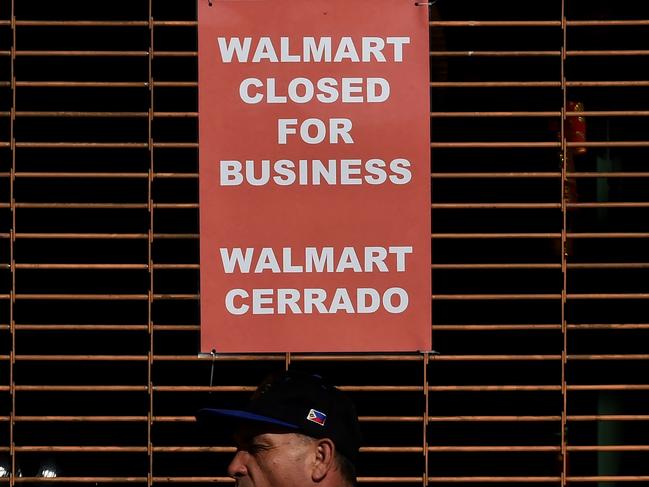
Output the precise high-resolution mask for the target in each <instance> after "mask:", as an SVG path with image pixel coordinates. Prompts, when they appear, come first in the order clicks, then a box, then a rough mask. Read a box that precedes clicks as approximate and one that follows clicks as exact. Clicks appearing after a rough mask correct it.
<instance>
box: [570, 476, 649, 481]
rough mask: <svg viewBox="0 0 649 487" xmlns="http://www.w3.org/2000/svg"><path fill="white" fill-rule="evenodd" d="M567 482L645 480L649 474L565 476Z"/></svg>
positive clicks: (648, 478) (648, 479) (647, 479)
mask: <svg viewBox="0 0 649 487" xmlns="http://www.w3.org/2000/svg"><path fill="white" fill-rule="evenodd" d="M566 480H567V481H568V482H647V481H649V475H599V476H598V475H593V476H570V475H567V476H566Z"/></svg>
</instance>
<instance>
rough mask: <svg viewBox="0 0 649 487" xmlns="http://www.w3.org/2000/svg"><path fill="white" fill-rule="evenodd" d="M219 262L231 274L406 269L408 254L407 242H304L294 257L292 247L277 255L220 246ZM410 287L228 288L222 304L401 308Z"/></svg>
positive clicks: (282, 310)
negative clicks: (346, 244) (335, 244)
mask: <svg viewBox="0 0 649 487" xmlns="http://www.w3.org/2000/svg"><path fill="white" fill-rule="evenodd" d="M219 250H220V254H221V262H222V264H223V270H224V271H225V273H226V274H235V273H243V274H248V273H255V274H262V273H265V272H270V273H344V272H354V273H361V272H389V271H390V270H391V268H392V270H394V271H396V272H405V271H406V257H407V256H408V255H410V254H412V247H411V246H391V247H364V248H363V250H362V252H360V253H359V252H357V251H356V249H355V248H354V247H344V248H342V249H341V250H340V251H339V252H338V253H337V252H336V250H335V249H334V247H321V248H318V247H305V248H304V250H303V252H302V253H301V255H300V257H297V258H295V257H294V255H293V249H292V248H291V247H285V248H282V250H281V254H280V255H279V256H278V255H276V252H275V251H274V250H273V249H272V248H270V247H264V248H262V249H260V250H259V251H257V250H256V249H254V248H252V247H249V248H246V249H245V251H244V249H242V248H236V247H235V248H233V249H232V250H230V249H227V248H221V249H219ZM409 301H410V300H409V296H408V292H407V291H406V290H405V289H403V288H401V287H396V286H395V287H390V288H387V289H385V290H378V289H374V288H366V287H359V288H356V289H347V288H336V289H335V291H334V292H333V294H332V293H328V292H327V290H325V289H322V288H304V289H293V288H280V289H267V288H263V289H251V290H248V289H240V288H238V289H231V290H229V291H228V292H227V293H226V295H225V309H226V310H227V311H228V312H229V313H230V314H232V315H245V314H248V313H251V314H253V315H269V314H280V315H281V314H287V313H291V314H313V313H318V314H335V313H347V314H354V313H359V314H367V313H376V312H377V311H379V310H381V309H383V310H385V311H387V312H388V313H391V314H399V313H403V312H404V311H405V310H406V309H407V308H408V304H409Z"/></svg>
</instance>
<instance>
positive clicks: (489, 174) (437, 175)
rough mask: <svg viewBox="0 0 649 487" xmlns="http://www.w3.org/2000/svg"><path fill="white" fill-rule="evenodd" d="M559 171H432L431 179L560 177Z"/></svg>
mask: <svg viewBox="0 0 649 487" xmlns="http://www.w3.org/2000/svg"><path fill="white" fill-rule="evenodd" d="M560 177H561V173H560V172H434V173H432V174H431V178H433V179H446V178H448V179H500V178H516V179H517V178H520V179H528V178H530V179H535V178H548V179H550V178H560Z"/></svg>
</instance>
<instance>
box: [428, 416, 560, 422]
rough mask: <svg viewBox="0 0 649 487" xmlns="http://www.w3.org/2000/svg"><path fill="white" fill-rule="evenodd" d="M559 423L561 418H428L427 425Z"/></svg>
mask: <svg viewBox="0 0 649 487" xmlns="http://www.w3.org/2000/svg"><path fill="white" fill-rule="evenodd" d="M552 421H561V416H560V415H559V416H429V417H428V422H429V423H509V422H521V423H536V422H552Z"/></svg>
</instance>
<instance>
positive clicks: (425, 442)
mask: <svg viewBox="0 0 649 487" xmlns="http://www.w3.org/2000/svg"><path fill="white" fill-rule="evenodd" d="M423 364H424V365H423V366H424V420H423V431H422V435H423V436H422V439H423V447H424V450H423V451H424V479H423V485H424V487H428V352H424V360H423Z"/></svg>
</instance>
